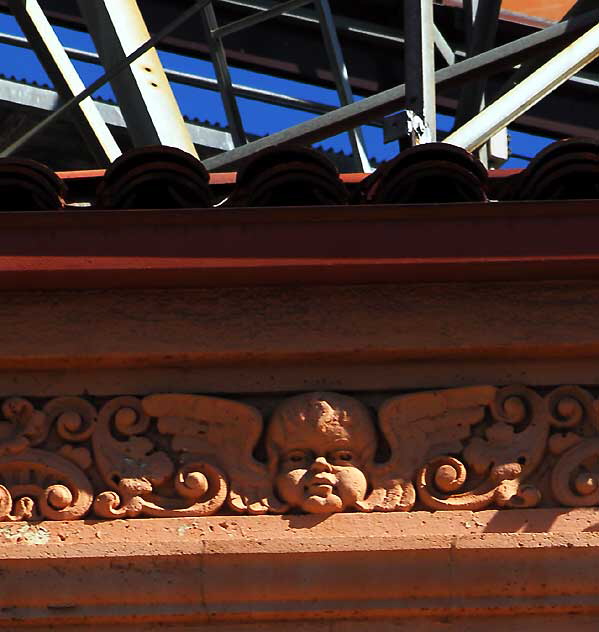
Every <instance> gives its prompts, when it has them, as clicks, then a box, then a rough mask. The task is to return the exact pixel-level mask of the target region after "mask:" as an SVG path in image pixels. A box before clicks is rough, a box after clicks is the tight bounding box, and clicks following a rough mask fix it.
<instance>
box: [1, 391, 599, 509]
mask: <svg viewBox="0 0 599 632" xmlns="http://www.w3.org/2000/svg"><path fill="white" fill-rule="evenodd" d="M255 401H258V402H260V401H261V400H260V398H255ZM264 401H269V402H272V398H270V399H266V398H265V400H264ZM379 401H381V400H380V399H379ZM261 407H262V405H261V404H260V403H259V404H258V405H250V404H249V403H246V402H244V401H240V400H235V399H232V398H231V399H227V398H219V397H211V396H206V395H188V394H172V393H165V394H155V395H148V396H146V397H143V398H138V397H132V396H127V395H125V396H119V397H114V398H110V399H105V400H92V399H91V398H82V397H57V398H53V399H49V400H48V401H42V402H41V403H40V402H38V400H31V401H30V400H28V399H25V398H22V397H10V398H7V399H5V400H4V401H3V402H1V404H0V411H1V413H2V414H1V417H0V521H2V520H4V521H16V520H78V519H82V518H84V517H96V518H106V519H111V518H137V517H144V516H145V517H176V516H208V515H214V514H216V513H219V512H222V513H225V514H226V513H229V514H230V513H231V512H234V513H242V514H249V515H255V514H266V513H271V514H275V513H284V512H291V513H298V512H304V513H319V514H329V513H336V512H343V511H360V512H373V511H374V512H376V511H411V510H414V509H415V510H436V511H438V510H452V509H469V510H481V509H484V508H491V507H495V508H506V509H508V508H512V507H520V508H526V507H536V506H542V507H551V506H555V505H562V506H566V507H591V506H597V505H599V404H598V402H597V401H596V400H595V398H594V396H593V394H592V393H591V392H590V391H589V390H586V389H583V388H580V387H578V386H571V385H566V386H559V387H557V388H554V389H552V390H550V389H532V388H528V387H525V386H509V387H503V388H496V387H493V386H473V387H466V388H452V389H445V390H437V391H428V392H419V393H407V394H398V395H395V396H391V397H386V398H383V399H382V403H381V405H380V406H379V407H378V410H377V411H375V410H373V409H372V408H369V407H368V406H367V405H366V404H365V403H364V402H363V401H361V400H360V399H359V398H356V397H352V396H349V395H347V394H340V393H328V392H313V393H305V394H299V395H295V396H292V397H285V398H279V400H278V401H277V402H275V405H274V409H273V407H272V403H269V404H268V406H265V407H264V408H265V409H266V410H268V411H270V410H272V412H271V413H268V414H264V413H263V412H262V410H261ZM379 454H380V455H383V454H384V455H386V456H384V457H383V458H381V459H379V458H378V456H377V455H379ZM256 455H258V456H256Z"/></svg>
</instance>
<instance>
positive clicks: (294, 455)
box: [285, 450, 307, 463]
mask: <svg viewBox="0 0 599 632" xmlns="http://www.w3.org/2000/svg"><path fill="white" fill-rule="evenodd" d="M306 458H307V455H306V453H305V452H304V451H303V450H293V451H292V452H288V453H287V454H286V455H285V460H286V461H288V462H289V463H303V462H304V461H305V460H306Z"/></svg>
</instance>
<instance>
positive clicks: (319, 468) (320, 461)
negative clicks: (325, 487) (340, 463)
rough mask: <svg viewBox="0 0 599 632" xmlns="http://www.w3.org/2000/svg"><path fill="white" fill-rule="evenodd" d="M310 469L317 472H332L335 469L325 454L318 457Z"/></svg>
mask: <svg viewBox="0 0 599 632" xmlns="http://www.w3.org/2000/svg"><path fill="white" fill-rule="evenodd" d="M310 469H311V470H314V471H316V472H332V471H333V468H332V467H331V464H330V463H329V462H328V461H327V460H326V458H325V457H324V456H319V457H316V458H315V459H314V463H312V467H311V468H310Z"/></svg>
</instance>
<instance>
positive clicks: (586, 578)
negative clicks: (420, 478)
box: [0, 509, 599, 629]
mask: <svg viewBox="0 0 599 632" xmlns="http://www.w3.org/2000/svg"><path fill="white" fill-rule="evenodd" d="M598 522H599V513H598V512H597V510H594V509H588V510H585V509H581V510H570V511H564V510H543V509H536V510H514V511H510V510H499V511H485V512H479V513H472V512H465V511H456V512H447V513H442V514H439V513H428V512H415V513H412V514H379V515H372V514H371V515H357V514H343V515H334V516H329V517H328V518H326V519H323V518H322V517H319V516H286V517H278V516H262V517H236V516H235V517H226V516H224V517H223V516H221V517H218V518H216V517H215V518H195V519H186V518H176V519H138V520H116V521H112V522H108V523H106V522H101V523H93V522H86V523H41V524H38V525H23V524H4V525H0V568H2V570H3V571H5V572H4V574H3V590H2V593H1V594H0V626H2V625H4V626H9V627H10V626H13V627H18V626H19V625H31V624H32V623H38V624H39V623H40V622H44V623H47V624H50V623H55V624H67V623H83V622H88V623H89V622H96V623H106V622H108V621H116V622H122V621H127V620H133V619H134V618H135V620H136V621H144V620H145V621H171V620H188V621H195V622H200V621H208V620H209V621H211V622H216V621H242V620H243V621H260V620H262V621H265V620H275V619H294V618H299V617H302V618H306V617H307V618H322V619H337V618H339V619H351V618H359V617H406V616H424V615H434V614H439V615H441V614H442V615H444V616H451V615H471V616H485V615H489V614H494V615H496V614H513V613H518V612H521V613H542V612H553V613H556V612H565V611H567V612H587V613H588V612H598V611H599V580H598V578H597V573H596V568H597V563H598V561H599V524H598ZM358 578H359V580H358ZM33 585H35V587H36V589H35V590H27V589H25V590H24V589H23V587H24V586H33ZM11 629H12V628H11Z"/></svg>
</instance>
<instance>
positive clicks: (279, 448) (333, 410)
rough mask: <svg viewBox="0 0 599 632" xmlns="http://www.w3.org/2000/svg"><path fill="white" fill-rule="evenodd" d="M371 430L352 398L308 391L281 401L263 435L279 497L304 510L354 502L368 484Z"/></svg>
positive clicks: (364, 412) (362, 408)
mask: <svg viewBox="0 0 599 632" xmlns="http://www.w3.org/2000/svg"><path fill="white" fill-rule="evenodd" d="M375 442H376V436H375V432H374V428H373V425H372V421H371V419H370V415H369V413H368V410H367V409H366V407H365V406H363V405H362V404H361V403H360V402H358V401H357V400H355V399H353V398H351V397H347V396H345V395H338V394H335V393H310V394H308V395H299V396H297V397H292V398H290V399H288V400H286V401H285V402H283V403H282V404H281V405H280V406H279V407H278V408H277V409H276V410H275V412H274V414H273V417H272V421H271V424H270V427H269V430H268V435H267V449H268V455H269V466H270V468H271V471H272V473H273V476H274V481H275V488H276V490H277V493H278V495H279V496H280V498H281V500H283V501H285V502H286V503H288V504H289V505H290V507H295V508H299V509H302V510H303V511H306V512H308V513H332V512H339V511H343V510H345V509H348V508H350V507H353V506H354V505H355V503H356V501H358V500H363V499H364V497H365V495H366V491H367V488H368V482H367V480H366V475H365V473H364V469H365V468H366V469H367V468H368V466H369V464H371V463H372V460H373V456H374V450H375Z"/></svg>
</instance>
